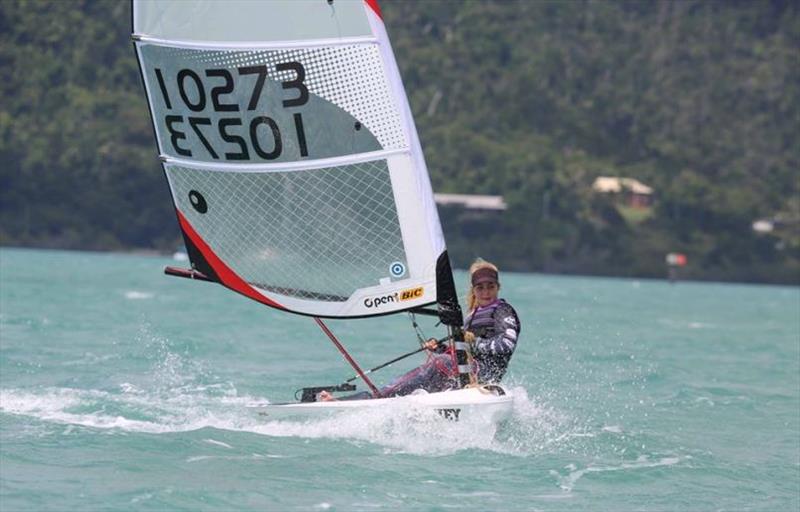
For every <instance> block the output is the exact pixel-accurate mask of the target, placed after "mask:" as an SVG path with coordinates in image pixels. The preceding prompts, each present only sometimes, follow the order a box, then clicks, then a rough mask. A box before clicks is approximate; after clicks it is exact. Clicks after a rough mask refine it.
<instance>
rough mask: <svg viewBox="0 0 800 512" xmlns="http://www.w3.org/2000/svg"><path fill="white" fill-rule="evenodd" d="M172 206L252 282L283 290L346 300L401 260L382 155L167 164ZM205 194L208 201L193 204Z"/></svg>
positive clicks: (373, 284) (392, 199)
mask: <svg viewBox="0 0 800 512" xmlns="http://www.w3.org/2000/svg"><path fill="white" fill-rule="evenodd" d="M167 176H168V177H169V180H170V184H171V186H172V189H173V193H174V195H175V198H176V200H177V202H178V208H179V209H180V210H181V211H182V212H184V215H185V216H186V218H187V219H188V220H189V222H190V223H191V224H192V225H193V226H194V228H195V229H196V230H197V232H198V233H199V234H200V235H201V236H202V237H203V239H204V240H205V241H206V242H207V243H209V245H211V247H213V248H214V249H215V252H216V254H217V255H218V256H219V257H220V258H221V259H222V260H223V261H225V262H226V263H227V264H228V266H230V267H231V269H232V270H233V271H234V272H236V273H237V274H238V275H239V276H241V277H242V278H243V279H244V280H245V281H247V282H248V283H251V284H254V285H256V286H258V287H260V288H263V289H265V290H271V291H275V292H277V293H280V294H283V295H290V296H296V297H299V298H306V299H319V298H323V299H326V300H333V301H345V300H347V298H348V297H350V295H351V294H352V293H353V292H354V291H355V290H357V289H359V288H363V287H366V286H376V285H379V283H380V280H381V279H383V278H386V277H387V276H390V267H391V265H392V264H393V263H396V262H398V261H399V262H401V263H402V264H403V265H405V261H406V257H405V252H404V249H403V238H402V235H401V233H400V227H399V223H398V218H397V211H396V207H395V202H394V198H393V195H392V186H391V182H390V179H389V171H388V168H387V167H386V162H385V161H383V160H380V161H375V162H366V163H360V164H353V165H345V166H341V167H334V168H326V169H313V170H304V171H302V170H301V171H287V172H269V173H259V172H247V173H237V172H216V171H210V170H200V169H190V168H186V167H177V166H168V167H167ZM190 194H191V195H196V194H199V195H200V196H202V198H203V201H204V205H205V208H203V210H205V211H204V212H201V211H199V210H198V209H196V208H195V207H194V206H193V205H192V200H191V198H190Z"/></svg>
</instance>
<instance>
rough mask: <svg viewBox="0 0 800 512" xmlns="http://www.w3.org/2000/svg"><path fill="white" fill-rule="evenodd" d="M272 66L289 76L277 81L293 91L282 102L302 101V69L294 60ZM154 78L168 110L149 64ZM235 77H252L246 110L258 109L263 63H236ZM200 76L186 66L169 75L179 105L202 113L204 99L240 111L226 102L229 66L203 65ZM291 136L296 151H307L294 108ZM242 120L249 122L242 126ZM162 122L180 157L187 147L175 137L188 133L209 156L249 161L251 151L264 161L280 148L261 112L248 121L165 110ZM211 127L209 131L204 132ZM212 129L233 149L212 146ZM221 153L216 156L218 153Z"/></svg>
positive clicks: (278, 134)
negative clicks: (239, 65) (289, 75)
mask: <svg viewBox="0 0 800 512" xmlns="http://www.w3.org/2000/svg"><path fill="white" fill-rule="evenodd" d="M275 70H276V71H292V72H294V75H295V77H294V78H293V79H291V80H286V81H282V82H281V87H282V88H283V89H284V90H287V91H294V97H290V98H287V99H283V100H282V105H283V107H284V108H286V107H299V106H302V105H305V104H306V103H307V102H308V98H309V94H308V88H307V87H306V85H305V83H304V80H305V77H306V72H305V68H304V67H303V65H302V64H301V63H299V62H294V61H292V62H281V63H278V64H276V65H275ZM154 71H155V75H156V80H157V81H158V86H159V89H160V91H161V95H162V98H163V100H164V105H165V106H166V107H167V110H173V103H172V102H173V99H177V98H171V97H170V94H169V92H168V88H167V82H166V80H165V77H164V73H163V72H162V70H161V69H160V68H155V70H154ZM236 73H237V75H238V76H239V77H245V76H250V75H253V76H254V77H255V81H254V84H253V88H252V91H251V93H250V97H249V101H248V104H247V110H248V111H255V110H256V109H257V108H258V104H259V100H260V99H261V94H262V92H263V89H264V84H265V82H266V80H267V66H263V65H259V66H245V67H239V68H236ZM203 75H204V76H201V75H200V74H198V73H197V72H195V71H194V70H191V69H181V70H180V71H178V72H177V73H176V74H175V77H174V80H175V85H176V86H177V90H178V95H179V96H180V101H181V102H182V103H183V106H185V107H186V108H188V109H189V110H190V111H191V112H197V113H201V112H205V111H206V109H207V107H208V106H209V104H210V105H211V107H212V109H213V111H214V112H215V113H228V112H240V111H241V109H240V106H239V104H238V103H237V102H231V101H230V99H229V98H227V96H230V95H231V94H232V93H233V92H234V90H235V87H236V81H235V80H234V76H233V74H232V73H231V71H229V70H227V69H206V70H205V71H204V73H203ZM292 121H293V125H294V126H293V128H294V136H295V137H296V139H297V146H298V148H299V151H300V156H303V157H305V156H308V145H307V143H306V136H305V130H304V128H303V116H302V114H301V113H299V112H296V113H294V114H293V115H292ZM245 124H247V125H249V126H246V127H245V126H244V125H245ZM164 125H165V126H166V128H167V131H168V132H169V138H170V144H171V145H172V149H173V150H174V151H175V153H177V154H178V155H181V156H186V157H192V156H195V155H193V154H192V151H191V149H189V148H187V147H184V146H182V144H181V141H184V140H188V137H196V139H197V140H199V141H200V143H201V144H202V145H203V147H204V148H205V149H206V151H208V154H209V155H210V156H211V158H213V159H214V160H219V159H220V158H224V159H225V160H234V161H235V160H250V158H251V150H252V152H253V153H255V154H256V155H258V156H259V157H261V158H263V159H264V160H274V159H276V158H278V157H280V156H281V154H282V152H283V137H284V135H283V132H282V131H281V128H280V127H279V126H278V123H277V122H276V121H275V120H274V119H273V118H272V117H269V116H267V115H258V116H255V117H253V118H252V119H250V121H249V123H248V122H247V121H245V120H243V119H242V118H241V117H236V116H233V117H227V116H225V117H217V118H216V119H212V118H211V117H202V116H192V115H188V116H185V117H184V116H183V115H174V114H169V115H165V116H164ZM210 131H212V132H210ZM213 131H216V133H217V134H219V138H220V139H221V140H222V141H224V142H226V143H228V144H227V146H228V148H227V149H231V148H236V150H234V151H225V150H224V149H225V148H215V147H214V144H212V140H211V138H212V137H209V133H213ZM220 153H221V155H220Z"/></svg>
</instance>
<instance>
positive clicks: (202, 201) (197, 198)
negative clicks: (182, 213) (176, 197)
mask: <svg viewBox="0 0 800 512" xmlns="http://www.w3.org/2000/svg"><path fill="white" fill-rule="evenodd" d="M189 201H190V202H191V203H192V208H194V209H195V210H197V211H198V212H199V213H206V212H207V211H208V203H206V198H205V197H203V194H201V193H200V192H198V191H196V190H190V191H189Z"/></svg>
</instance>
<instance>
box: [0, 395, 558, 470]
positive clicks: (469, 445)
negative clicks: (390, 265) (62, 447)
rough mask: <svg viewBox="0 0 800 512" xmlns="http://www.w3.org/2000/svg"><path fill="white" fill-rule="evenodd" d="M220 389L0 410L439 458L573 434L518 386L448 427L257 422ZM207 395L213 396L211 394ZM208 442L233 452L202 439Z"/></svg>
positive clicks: (47, 401)
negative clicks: (493, 409)
mask: <svg viewBox="0 0 800 512" xmlns="http://www.w3.org/2000/svg"><path fill="white" fill-rule="evenodd" d="M220 388H225V386H221V385H220V386H213V385H212V386H197V387H180V388H176V389H173V390H172V392H170V393H169V394H163V393H162V392H161V391H160V390H151V391H146V390H142V389H140V388H138V387H136V386H134V385H132V384H130V383H123V384H121V385H120V386H119V389H118V390H117V391H114V392H111V391H102V390H81V389H71V388H46V389H42V390H40V391H37V392H32V391H29V390H20V389H2V390H0V412H4V413H7V414H14V415H24V416H31V417H34V418H37V419H39V420H41V421H45V422H53V423H62V424H68V425H78V426H83V427H91V428H96V429H119V430H121V431H125V432H142V433H149V434H166V433H175V432H187V431H193V430H199V429H203V428H216V429H220V430H228V431H239V432H251V433H255V434H260V435H265V436H270V437H298V438H309V439H315V438H318V439H319V438H322V439H345V440H349V441H351V442H356V443H357V442H368V443H373V444H376V445H380V446H383V447H385V448H386V449H387V450H389V451H392V452H396V453H410V454H417V455H443V454H450V453H455V452H457V451H460V450H469V449H480V450H490V451H496V452H501V453H505V454H510V455H523V456H524V455H531V454H534V453H536V452H537V451H540V450H542V449H546V448H547V447H548V446H549V445H551V444H554V443H559V442H562V441H564V440H565V439H568V438H570V437H571V436H572V435H573V434H574V433H570V432H569V431H563V430H560V429H562V428H569V426H567V425H566V424H565V423H564V422H563V421H562V418H561V416H560V415H559V414H558V413H557V412H555V411H551V410H548V409H546V408H543V407H541V406H537V405H536V404H535V403H534V402H532V401H531V400H530V399H529V398H528V396H527V394H526V392H525V390H524V388H521V387H520V388H514V389H512V390H511V391H512V392H513V393H514V396H515V399H514V412H513V415H512V417H511V418H510V419H509V420H508V421H507V422H505V423H503V424H500V425H495V424H491V423H488V422H482V421H479V420H475V421H470V420H469V419H466V420H465V419H462V420H461V421H458V422H452V421H449V420H446V419H444V418H442V417H441V416H440V415H439V414H437V413H436V412H435V411H432V410H428V411H426V410H419V409H413V408H410V407H406V408H403V407H402V406H398V407H393V408H373V409H369V410H364V411H359V412H352V413H343V414H340V415H336V416H331V417H323V418H319V419H313V420H306V421H289V420H285V421H264V420H263V419H262V418H260V417H258V416H257V415H256V414H255V412H254V410H253V409H251V408H248V407H247V405H249V404H252V403H257V402H262V403H263V402H265V401H266V400H265V399H264V398H262V397H253V396H238V395H237V394H236V393H235V391H233V392H231V391H230V390H228V391H227V392H226V394H225V395H223V396H220V395H219V394H218V393H217V392H216V391H217V390H219V389H220ZM210 390H213V391H214V392H210ZM205 442H206V443H208V444H213V445H216V446H220V447H223V448H228V449H230V448H232V447H231V445H229V444H228V443H225V442H222V441H217V440H214V439H205Z"/></svg>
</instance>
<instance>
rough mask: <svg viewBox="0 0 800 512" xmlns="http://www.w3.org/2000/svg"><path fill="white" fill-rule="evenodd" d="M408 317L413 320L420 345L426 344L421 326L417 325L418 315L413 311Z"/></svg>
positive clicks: (412, 323)
mask: <svg viewBox="0 0 800 512" xmlns="http://www.w3.org/2000/svg"><path fill="white" fill-rule="evenodd" d="M408 317H409V318H410V319H411V325H412V326H413V327H414V332H415V333H416V335H417V340H419V344H420V345H424V344H425V337H424V336H425V333H424V332H422V330H421V329H420V328H419V324H417V315H415V314H414V312H413V311H409V312H408Z"/></svg>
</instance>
